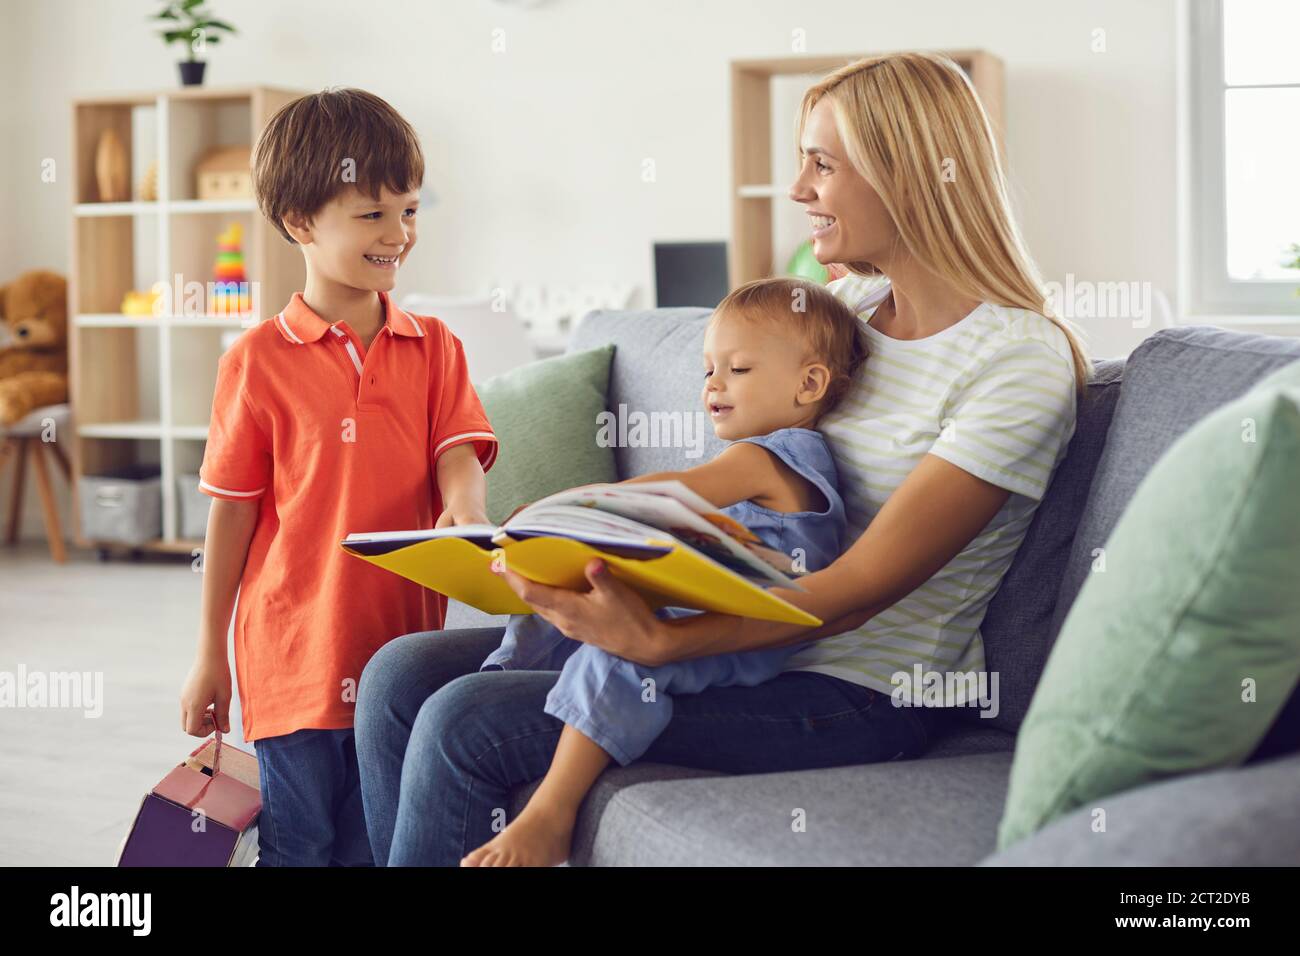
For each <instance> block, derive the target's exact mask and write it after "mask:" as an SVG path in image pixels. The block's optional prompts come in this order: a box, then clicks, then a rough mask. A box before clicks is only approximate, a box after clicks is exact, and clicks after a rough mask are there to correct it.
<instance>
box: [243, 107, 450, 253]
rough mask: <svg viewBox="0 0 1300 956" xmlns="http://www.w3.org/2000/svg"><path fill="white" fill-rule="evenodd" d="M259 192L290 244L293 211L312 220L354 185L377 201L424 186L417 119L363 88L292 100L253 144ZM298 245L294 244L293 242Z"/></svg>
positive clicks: (265, 211)
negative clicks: (287, 221) (288, 220)
mask: <svg viewBox="0 0 1300 956" xmlns="http://www.w3.org/2000/svg"><path fill="white" fill-rule="evenodd" d="M252 165H253V192H254V195H256V196H257V205H258V208H259V209H261V210H262V215H264V216H266V218H267V219H269V220H271V223H272V224H273V225H274V226H275V228H276V229H278V230H279V231H280V235H282V236H284V238H285V239H287V240H288V241H289V242H294V239H293V236H291V235H289V233H288V231H287V230H286V229H285V228H284V217H285V215H286V214H288V213H299V214H300V215H303V216H306V217H307V218H309V219H310V218H311V217H312V216H314V215H315V214H316V213H317V212H319V211H320V210H321V208H322V207H323V206H324V205H325V204H326V203H328V202H329V201H330V200H332V199H333V198H334V197H335V196H337V195H338V194H339V193H341V192H343V190H344V189H346V188H347V187H348V186H356V187H357V188H358V189H360V190H361V191H362V192H364V193H366V194H367V195H369V196H371V197H372V198H374V199H378V198H379V192H380V188H381V187H383V186H387V187H388V188H389V189H390V190H392V191H393V192H395V193H404V192H409V191H410V190H412V189H419V188H420V186H421V185H422V184H423V183H424V152H423V151H422V150H421V149H420V140H419V138H418V137H417V136H416V135H415V130H414V129H412V128H411V124H410V123H408V122H407V121H406V120H404V119H403V118H402V116H401V114H400V113H398V112H397V110H395V109H393V108H392V107H391V106H390V105H388V103H386V102H385V101H384V100H382V99H380V98H379V97H378V96H375V95H374V94H373V93H367V92H366V91H365V90H356V89H341V90H330V89H326V90H322V91H321V92H319V93H312V94H310V95H308V96H303V97H300V98H299V99H296V100H294V101H293V102H292V103H288V104H286V105H285V106H284V107H282V108H281V109H280V110H279V112H277V113H276V114H275V115H274V116H273V117H271V121H270V122H269V123H267V124H266V128H265V129H264V130H262V134H261V135H260V136H259V137H258V138H257V145H256V146H254V147H253V159H252ZM295 244H296V243H295Z"/></svg>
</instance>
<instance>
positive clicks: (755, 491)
mask: <svg viewBox="0 0 1300 956" xmlns="http://www.w3.org/2000/svg"><path fill="white" fill-rule="evenodd" d="M785 467H786V466H785V465H784V464H783V463H782V462H781V461H779V460H778V459H777V457H776V456H775V455H773V454H771V453H770V452H769V451H767V449H765V448H763V447H762V446H760V445H755V444H754V443H753V442H747V441H738V442H734V443H733V444H730V445H728V446H727V447H726V448H724V449H723V450H722V453H721V454H719V455H718V456H717V457H716V458H714V459H713V460H712V461H706V462H705V463H704V464H702V465H696V466H695V467H694V468H688V469H687V470H686V471H657V472H655V473H654V474H650V475H638V476H637V477H636V478H628V479H626V480H625V481H620V482H619V484H620V485H632V484H636V483H637V482H642V481H680V482H681V483H682V484H684V485H685V486H686V487H687V488H690V489H691V491H693V492H695V493H696V494H697V495H699V496H700V497H701V498H703V499H704V500H705V501H707V502H709V503H710V504H712V505H713V506H714V507H717V508H725V507H727V506H728V505H734V504H736V503H737V502H739V501H745V500H746V499H749V498H754V499H757V500H760V501H761V500H763V499H771V498H776V497H779V496H780V495H781V493H782V491H783V489H784V488H785V487H786V481H785V475H784V471H783V469H785Z"/></svg>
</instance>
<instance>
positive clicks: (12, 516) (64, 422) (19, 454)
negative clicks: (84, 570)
mask: <svg viewBox="0 0 1300 956" xmlns="http://www.w3.org/2000/svg"><path fill="white" fill-rule="evenodd" d="M46 419H50V420H52V421H53V422H54V438H55V440H54V441H51V442H47V441H42V440H41V433H42V432H43V431H44V430H45V428H44V422H45V420H46ZM71 420H72V415H71V409H70V408H69V406H68V405H66V404H64V405H46V406H45V407H43V408H37V409H34V410H33V411H32V412H31V413H30V414H28V415H27V416H26V417H25V418H22V419H19V420H18V421H17V422H15V423H14V424H12V425H10V426H9V427H8V428H6V427H4V426H3V425H0V472H3V471H4V466H5V462H7V461H8V460H9V459H10V458H13V459H14V460H15V465H16V466H17V467H16V468H15V470H14V480H13V497H12V498H11V499H10V501H9V529H8V532H7V533H6V535H5V542H6V543H7V544H16V543H17V541H18V525H19V523H20V522H21V521H22V514H23V478H24V472H25V466H26V464H27V459H28V457H29V454H28V452H29V450H30V451H31V454H30V458H31V461H32V466H33V467H34V468H35V469H36V488H37V490H38V491H39V492H40V495H41V510H42V511H43V512H44V515H45V537H46V538H47V539H48V540H49V544H50V557H52V558H53V559H54V560H55V561H58V562H60V563H62V562H64V561H66V560H67V559H68V555H67V552H66V551H65V550H64V546H63V529H62V528H61V527H60V525H59V509H58V507H57V506H56V504H55V502H54V488H53V486H52V485H51V484H50V473H49V471H48V469H46V467H45V455H46V452H49V453H50V454H51V455H52V456H53V457H54V460H55V462H57V463H58V466H59V468H60V469H61V470H62V471H63V477H64V479H65V480H66V481H67V482H68V484H69V486H71V484H72V468H71V467H70V466H69V465H68V458H67V456H66V455H64V454H63V449H62V448H60V447H59V441H58V440H59V439H60V438H62V437H63V436H64V435H66V434H68V429H69V428H70V427H71V424H70V423H71Z"/></svg>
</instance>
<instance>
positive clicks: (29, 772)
mask: <svg viewBox="0 0 1300 956" xmlns="http://www.w3.org/2000/svg"><path fill="white" fill-rule="evenodd" d="M201 586H202V585H201V577H200V575H199V574H197V573H196V572H194V571H192V570H191V568H190V561H189V559H188V558H175V557H166V556H146V557H143V558H141V559H140V560H139V561H134V562H133V561H130V560H129V559H127V558H124V557H116V558H114V559H112V560H111V561H108V562H104V563H101V562H99V561H98V560H97V559H96V557H95V555H94V553H93V552H86V551H80V550H78V549H76V548H72V549H70V551H69V556H68V563H67V564H65V565H56V564H55V563H54V562H53V561H52V560H51V559H50V555H49V551H48V550H46V548H45V546H44V544H42V543H26V542H24V543H22V544H20V545H18V546H17V547H5V546H3V545H0V671H7V672H9V673H11V674H15V675H16V674H17V673H18V669H19V666H20V665H22V666H24V667H25V668H26V671H27V673H28V674H32V673H34V672H43V673H56V672H69V671H76V672H81V673H85V672H90V673H91V674H95V673H100V674H102V675H103V676H102V681H103V684H102V687H103V690H102V695H103V699H102V710H103V713H102V715H101V716H99V717H87V716H85V714H84V712H83V711H82V710H71V709H62V710H61V709H52V708H44V709H37V708H9V707H0V866H13V865H34V866H49V865H77V866H111V865H112V864H113V861H114V858H115V856H116V853H117V848H118V845H119V844H120V843H121V841H122V838H123V837H124V836H125V835H126V832H127V829H128V828H129V827H130V825H131V821H132V820H134V818H135V813H136V810H137V809H139V806H140V800H141V799H142V798H143V797H144V795H145V794H146V793H147V792H148V791H149V789H150V788H151V787H152V786H153V785H154V784H156V783H157V782H158V781H159V780H161V779H162V778H163V776H164V775H165V774H166V773H167V771H168V770H170V769H171V768H172V767H173V766H175V765H176V764H178V763H180V762H181V761H182V760H183V759H184V758H185V756H186V755H187V754H189V752H190V751H191V750H193V749H194V747H195V746H196V745H197V744H198V740H197V739H196V738H193V737H189V736H186V734H185V733H184V732H183V731H182V730H181V729H180V704H179V698H180V689H181V684H182V683H184V681H185V677H186V675H187V674H188V673H189V669H190V665H191V663H192V662H193V658H194V648H195V644H196V642H197V640H198V621H199V598H200V594H201ZM231 661H232V667H233V657H232V658H231ZM231 722H232V726H231V730H232V734H231V735H230V737H229V738H228V739H229V740H230V742H231V743H234V744H236V745H237V746H240V747H242V748H243V749H245V750H248V751H249V752H250V753H251V752H252V750H253V748H252V745H251V744H245V743H243V728H242V726H241V725H240V722H239V709H238V700H237V699H236V702H235V704H234V706H233V707H232V710H231Z"/></svg>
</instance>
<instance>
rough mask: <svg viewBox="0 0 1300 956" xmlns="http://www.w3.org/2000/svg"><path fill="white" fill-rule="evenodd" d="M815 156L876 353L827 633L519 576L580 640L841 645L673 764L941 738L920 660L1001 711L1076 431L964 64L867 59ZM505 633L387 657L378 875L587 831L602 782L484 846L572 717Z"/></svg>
mask: <svg viewBox="0 0 1300 956" xmlns="http://www.w3.org/2000/svg"><path fill="white" fill-rule="evenodd" d="M798 148H799V156H800V168H799V175H798V178H797V179H796V180H795V183H794V185H793V186H792V187H791V190H790V198H791V199H793V200H794V201H796V202H798V203H801V204H803V206H804V207H805V208H806V210H807V212H808V216H809V223H810V230H811V235H812V240H813V248H814V252H815V254H816V256H817V259H818V260H819V261H821V262H824V263H843V264H845V265H846V266H847V269H848V271H849V273H850V274H849V275H847V276H845V277H843V278H841V279H838V280H836V282H834V283H832V284H831V288H832V290H833V291H835V292H836V294H837V295H840V296H841V297H843V298H845V299H846V300H847V301H850V302H851V303H852V304H853V305H854V306H855V308H856V310H857V311H858V313H859V318H860V320H861V322H862V323H863V325H864V327H865V330H866V334H867V335H868V337H869V339H870V353H871V356H870V358H869V359H868V360H867V362H866V364H865V366H864V367H863V370H862V372H861V373H860V375H859V376H858V378H857V380H856V381H855V385H854V388H853V391H852V393H851V394H850V395H849V396H848V397H847V398H846V400H845V401H844V402H843V403H842V404H841V405H840V406H839V408H838V409H837V410H836V411H835V412H834V413H832V414H831V415H830V416H829V417H828V419H827V420H826V421H825V422H824V423H823V424H822V425H821V426H819V427H820V428H821V430H822V431H823V433H824V434H825V435H826V437H827V440H828V442H829V443H830V446H831V449H832V452H833V453H834V455H835V458H836V462H837V466H838V468H839V474H840V482H841V491H842V492H843V495H844V500H845V505H846V510H847V515H848V523H849V537H848V540H851V541H852V544H851V545H850V546H849V547H848V549H847V550H846V551H845V552H844V554H843V555H842V556H841V557H840V558H839V559H838V560H836V561H835V562H833V563H832V564H831V565H830V566H829V567H826V568H825V569H823V570H821V571H818V572H816V573H814V574H811V575H809V576H807V577H806V578H804V579H803V583H804V585H805V587H806V588H807V590H806V591H803V592H783V596H784V597H786V598H787V599H788V600H790V601H792V602H794V603H795V604H798V605H800V606H801V607H804V608H805V609H807V610H808V611H810V612H811V613H813V614H815V615H816V616H818V617H819V618H821V619H822V620H823V621H825V622H826V623H825V624H824V626H822V627H821V628H818V629H816V630H810V629H807V628H801V627H797V626H793V625H786V624H777V623H768V622H760V621H753V620H747V619H742V618H734V617H728V616H725V615H719V614H702V615H696V616H693V617H687V618H682V619H680V620H672V621H664V620H661V619H659V618H658V617H655V616H654V615H653V614H651V613H650V611H649V609H648V608H647V607H646V605H645V604H644V603H643V602H642V601H641V600H640V599H639V598H638V597H637V596H636V594H635V593H634V592H632V591H631V590H629V589H628V588H626V587H624V586H623V585H621V584H620V583H619V582H618V581H616V580H614V579H613V578H612V577H611V576H610V575H609V574H607V573H604V571H603V568H602V566H601V563H600V562H599V561H593V562H592V563H591V565H590V566H589V567H588V569H587V574H588V580H589V581H590V584H591V588H590V590H588V591H583V592H578V591H567V590H562V589H557V588H550V587H546V586H543V585H540V584H535V583H533V582H530V581H527V580H525V579H523V578H520V577H519V576H517V575H515V574H513V573H512V572H509V571H506V572H504V575H505V578H506V580H507V581H508V582H509V584H510V585H511V587H512V588H513V589H514V590H515V591H516V592H517V593H518V594H519V595H520V597H522V598H523V599H524V600H525V601H527V602H528V603H529V604H530V605H532V606H533V607H534V608H535V609H536V610H537V612H538V613H539V614H541V615H542V616H543V617H544V618H545V619H546V620H548V621H550V622H551V623H552V624H554V625H555V626H556V627H557V628H559V629H560V630H561V631H562V632H563V633H564V634H566V635H568V636H569V637H572V638H575V639H577V640H579V641H583V642H586V643H589V644H593V645H595V646H597V647H599V648H601V649H603V650H605V651H607V652H609V653H612V654H615V655H618V656H619V657H623V658H625V659H627V660H630V661H633V662H636V663H639V664H644V665H647V666H656V665H660V664H664V663H668V662H672V661H678V660H685V659H690V658H696V657H703V656H707V655H713V654H722V653H731V652H739V651H750V650H759V649H762V648H774V647H780V646H782V645H787V644H802V643H804V642H807V641H809V640H813V641H815V643H813V644H811V645H810V646H809V647H807V648H805V649H803V650H801V651H799V652H797V653H796V654H794V655H793V656H792V657H791V658H790V659H789V661H788V663H787V664H786V670H785V671H784V672H783V673H781V674H780V675H779V676H778V677H776V678H774V679H773V680H770V681H768V682H767V683H765V684H760V685H758V686H755V687H713V688H709V689H707V690H705V691H704V692H702V693H699V694H695V695H683V696H679V697H677V698H676V700H675V709H674V713H673V717H672V720H671V722H670V724H669V725H668V728H667V729H666V730H665V731H664V732H663V733H662V735H661V736H660V737H659V738H658V739H657V740H656V741H655V743H654V745H653V746H652V747H651V749H650V750H649V751H647V752H646V753H645V754H644V756H643V759H644V760H647V761H653V762H656V763H666V764H677V765H682V766H690V767H698V768H704V769H709V770H717V771H723V772H727V773H763V772H773V771H782V770H803V769H809V768H815V767H831V766H838V765H844V764H856V763H870V762H873V761H881V760H891V759H894V758H897V757H909V756H914V755H917V754H919V753H921V752H923V751H924V750H925V748H926V747H927V746H928V743H929V739H930V735H931V733H932V731H933V729H934V720H935V719H936V717H937V716H938V715H939V708H937V707H925V706H920V705H921V704H922V703H923V702H926V701H923V698H922V694H921V692H920V688H918V687H916V686H915V685H916V678H917V675H921V676H922V680H923V681H925V680H928V679H929V678H928V675H936V674H937V675H956V676H958V677H961V678H965V679H967V680H969V681H970V682H969V683H965V682H964V681H962V680H958V681H956V682H954V683H955V686H957V687H958V688H959V689H958V690H957V692H956V693H955V694H952V695H950V696H949V697H948V698H947V699H943V700H940V701H933V700H929V701H928V702H929V703H939V704H942V705H944V706H945V707H961V706H972V705H975V704H976V703H977V701H976V700H975V699H974V695H973V693H969V692H967V691H965V690H962V689H961V688H963V687H969V688H972V690H973V688H974V687H976V686H978V685H977V684H976V683H975V680H976V679H978V678H979V677H980V675H981V674H982V673H983V672H984V651H983V644H982V643H981V640H980V634H979V625H980V622H981V620H982V618H983V614H984V609H985V607H986V605H987V603H988V601H989V599H990V598H991V597H992V595H993V593H994V591H995V590H996V588H997V585H998V583H999V581H1000V580H1001V578H1002V575H1003V574H1004V572H1005V571H1006V569H1007V567H1008V566H1009V564H1010V563H1011V560H1012V558H1013V557H1014V555H1015V552H1016V550H1017V548H1018V547H1019V545H1020V542H1021V540H1022V539H1023V537H1024V534H1025V531H1026V529H1027V528H1028V526H1029V522H1030V520H1031V519H1032V517H1033V513H1034V510H1035V508H1036V506H1037V504H1038V502H1039V501H1040V500H1041V498H1042V497H1043V494H1044V492H1045V491H1046V489H1047V487H1048V484H1049V482H1050V481H1051V478H1052V475H1053V473H1054V472H1055V469H1056V466H1057V464H1058V463H1059V462H1060V460H1061V458H1062V456H1063V455H1064V453H1065V449H1066V445H1067V444H1068V442H1069V440H1070V437H1071V435H1072V434H1073V433H1074V423H1075V404H1076V399H1077V396H1078V394H1079V393H1080V391H1081V390H1082V388H1083V387H1084V385H1085V383H1086V378H1087V374H1088V370H1089V368H1090V363H1089V361H1088V358H1087V356H1086V354H1085V352H1084V350H1083V348H1082V346H1081V345H1080V343H1079V341H1078V339H1077V337H1076V334H1075V332H1074V331H1073V330H1072V329H1071V328H1070V327H1069V326H1068V325H1067V324H1066V323H1064V322H1063V321H1061V320H1058V319H1056V318H1055V317H1053V316H1051V315H1048V314H1045V308H1046V307H1045V304H1044V303H1045V298H1044V294H1043V291H1042V290H1041V288H1040V282H1039V279H1038V276H1037V275H1036V272H1035V269H1034V266H1033V263H1032V260H1031V259H1030V256H1029V253H1028V251H1027V250H1026V249H1025V247H1024V243H1023V241H1022V240H1021V237H1020V234H1019V232H1018V230H1017V228H1016V225H1015V222H1014V220H1013V218H1012V214H1011V210H1010V207H1009V203H1008V200H1007V190H1006V184H1005V181H1004V179H1003V174H1002V170H1001V168H1000V166H999V163H998V158H997V154H996V150H995V147H994V142H993V138H992V135H991V131H990V127H989V123H988V119H987V117H986V116H985V114H984V111H983V109H982V108H981V107H980V105H979V102H978V100H977V99H976V97H975V94H974V91H973V90H972V88H971V86H970V83H969V82H968V81H967V79H966V77H965V76H964V74H962V72H961V70H960V69H958V67H957V66H956V65H955V64H953V63H952V62H951V61H950V60H948V59H946V58H943V57H940V56H935V55H930V54H922V53H904V54H893V55H888V56H880V57H872V58H869V59H864V60H860V61H858V62H856V63H852V64H850V65H848V66H846V67H844V68H843V69H840V70H838V71H836V72H835V73H832V74H831V75H830V76H828V77H826V78H825V79H824V80H822V81H821V82H820V83H818V84H816V85H815V86H813V87H812V88H811V89H810V90H808V92H807V94H806V95H805V97H804V101H803V106H802V110H801V114H800V118H799V125H798ZM500 638H501V631H500V629H498V628H493V629H483V630H472V631H447V632H442V633H440V634H437V635H436V637H435V638H434V639H430V635H429V634H414V635H407V636H405V637H403V638H399V639H397V640H395V641H392V642H390V643H389V644H388V645H387V646H385V647H384V648H382V649H381V650H380V651H379V653H378V654H376V655H375V656H374V657H373V658H372V660H371V662H370V664H369V666H367V668H366V671H365V673H364V675H363V677H362V680H361V687H360V694H359V702H358V708H357V731H356V733H357V751H358V756H359V759H360V763H361V776H362V793H363V799H364V803H365V810H366V818H367V824H368V828H369V833H370V840H371V848H372V850H373V852H374V856H375V861H376V863H377V864H378V865H384V864H385V863H387V864H388V865H393V866H397V865H409V864H444V865H456V864H458V863H462V861H464V862H468V863H487V864H489V865H517V864H550V863H558V862H560V859H557V858H556V857H557V852H556V850H555V849H554V847H555V846H556V845H557V844H558V843H559V842H561V841H557V840H555V839H554V838H550V839H547V838H544V837H543V836H542V834H543V833H551V834H554V833H555V832H556V829H557V828H556V824H557V820H556V815H557V814H559V815H560V816H561V818H562V819H561V821H560V822H561V823H562V824H563V826H561V827H560V831H561V832H563V830H564V826H567V827H568V828H569V829H570V830H571V828H572V826H573V821H574V819H575V818H576V814H577V811H578V801H579V799H580V793H581V792H585V787H584V788H581V789H578V788H575V792H574V793H573V794H564V793H553V794H549V795H548V796H549V798H550V799H548V800H547V801H545V802H544V804H543V803H542V802H540V801H533V802H531V803H530V804H529V808H530V809H531V808H532V807H533V806H534V805H535V804H536V805H539V806H541V805H544V806H546V807H549V808H550V810H549V812H550V814H551V817H550V818H548V819H541V818H537V819H532V820H530V819H528V812H527V811H525V813H524V814H521V815H520V816H519V817H518V819H517V820H515V821H514V823H513V825H512V826H511V828H510V829H511V831H512V832H513V834H514V840H513V841H512V842H511V843H510V845H509V846H503V845H502V843H501V841H497V843H496V844H495V846H496V847H497V852H494V853H490V854H477V855H475V856H474V857H473V858H472V859H470V860H464V858H465V857H466V855H467V854H469V853H470V851H472V850H474V849H475V848H476V847H479V846H481V845H482V844H484V843H487V842H488V841H489V840H491V839H492V838H493V837H494V835H495V834H496V833H497V832H498V831H499V830H500V824H501V823H502V822H504V821H502V820H500V819H499V817H500V814H501V812H502V811H501V810H500V809H499V808H504V807H507V806H509V793H510V791H511V790H512V789H513V788H514V787H516V786H518V785H520V784H523V783H526V782H528V781H531V780H534V779H537V778H539V777H541V776H542V775H543V774H544V773H545V772H546V769H547V767H548V766H549V765H550V763H551V762H552V759H553V758H554V757H555V756H556V753H555V751H556V747H557V744H558V742H559V740H560V737H561V732H562V730H563V728H564V724H563V722H562V721H560V720H559V719H557V718H554V717H551V716H549V715H547V714H545V713H544V712H543V705H544V701H545V699H546V696H547V693H548V692H549V691H550V689H551V687H552V686H553V684H554V683H555V680H556V678H557V676H558V674H557V673H556V672H554V671H488V672H482V673H480V672H478V666H479V664H480V663H481V662H482V660H483V659H484V657H485V656H486V655H487V654H488V652H490V651H491V650H492V649H493V648H494V647H496V645H497V644H498V643H499V641H500ZM986 686H995V685H986ZM994 705H996V702H994ZM593 777H594V772H593ZM556 808H559V809H558V810H557V809H556ZM562 842H563V843H564V844H565V845H567V839H564V840H563V841H562Z"/></svg>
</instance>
